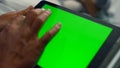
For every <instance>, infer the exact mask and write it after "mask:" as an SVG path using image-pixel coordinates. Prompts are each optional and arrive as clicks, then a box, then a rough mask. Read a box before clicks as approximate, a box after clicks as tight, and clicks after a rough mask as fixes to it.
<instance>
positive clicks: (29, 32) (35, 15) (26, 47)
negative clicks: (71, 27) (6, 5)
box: [0, 9, 61, 68]
mask: <svg viewBox="0 0 120 68" xmlns="http://www.w3.org/2000/svg"><path fill="white" fill-rule="evenodd" d="M50 14H51V11H50V10H42V9H30V10H29V11H27V12H25V14H21V13H20V14H18V15H15V17H14V14H13V18H12V20H11V19H10V20H9V18H8V19H4V20H6V22H7V24H6V25H4V27H3V28H2V30H1V32H0V68H33V67H34V66H35V64H36V61H37V59H38V58H39V57H40V55H41V53H42V51H43V50H44V47H45V45H46V44H47V43H48V42H49V41H50V40H51V39H52V38H53V36H54V35H55V34H56V33H57V32H58V31H59V29H60V26H61V25H60V24H57V25H55V26H54V27H53V28H52V29H51V30H50V31H48V32H47V33H46V34H45V35H44V36H43V37H42V38H41V39H38V38H37V34H38V31H39V29H40V28H41V27H42V25H43V24H44V22H45V21H46V19H47V18H48V17H49V15H50ZM3 16H4V15H3ZM11 16H12V15H11ZM9 22H10V23H9Z"/></svg>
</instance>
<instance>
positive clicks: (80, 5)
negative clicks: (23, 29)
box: [0, 0, 120, 68]
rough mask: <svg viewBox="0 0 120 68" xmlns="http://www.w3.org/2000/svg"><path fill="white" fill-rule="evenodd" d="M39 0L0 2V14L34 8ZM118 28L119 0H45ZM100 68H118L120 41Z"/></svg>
mask: <svg viewBox="0 0 120 68" xmlns="http://www.w3.org/2000/svg"><path fill="white" fill-rule="evenodd" d="M40 1H41V0H0V14H4V13H7V12H11V11H18V10H22V9H25V8H26V7H28V6H29V5H33V6H35V5H36V4H37V3H39V2H40ZM47 1H50V2H53V3H55V4H58V5H61V6H64V7H66V8H69V9H71V10H74V11H76V12H79V13H83V14H86V15H88V16H92V17H94V18H96V19H98V20H103V21H106V22H109V23H111V24H113V25H116V26H118V27H120V7H119V6H120V0H47ZM100 68H120V39H118V41H117V42H116V44H115V45H114V46H113V48H112V50H111V51H110V52H109V54H108V56H107V57H106V59H105V60H104V62H103V63H102V64H101V67H100Z"/></svg>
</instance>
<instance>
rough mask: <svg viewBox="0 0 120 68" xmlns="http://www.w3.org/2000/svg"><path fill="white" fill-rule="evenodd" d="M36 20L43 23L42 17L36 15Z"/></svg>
mask: <svg viewBox="0 0 120 68" xmlns="http://www.w3.org/2000/svg"><path fill="white" fill-rule="evenodd" d="M36 21H37V22H40V23H43V22H44V20H43V19H42V17H37V18H36Z"/></svg>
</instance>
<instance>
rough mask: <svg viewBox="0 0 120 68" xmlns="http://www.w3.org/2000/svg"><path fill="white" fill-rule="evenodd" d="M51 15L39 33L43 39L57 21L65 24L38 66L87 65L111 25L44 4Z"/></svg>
mask: <svg viewBox="0 0 120 68" xmlns="http://www.w3.org/2000/svg"><path fill="white" fill-rule="evenodd" d="M43 7H44V8H45V9H48V8H49V9H51V11H52V14H51V16H50V17H49V18H48V20H47V21H46V23H45V24H44V26H43V27H42V29H41V31H40V32H39V34H38V37H39V38H41V36H43V34H45V33H46V32H47V31H48V30H50V29H51V28H52V27H53V26H54V25H55V24H56V23H58V22H61V24H62V27H61V30H60V31H59V32H58V34H57V35H56V36H55V37H54V38H53V39H52V40H51V41H50V43H49V44H48V45H47V47H46V48H45V51H44V52H43V54H42V56H41V58H40V59H39V61H38V63H37V65H38V66H41V67H42V68H87V66H88V64H89V63H90V62H91V60H92V59H93V58H94V56H95V55H96V53H97V52H98V51H99V49H100V48H101V46H102V45H103V44H104V42H105V41H106V39H107V38H108V36H109V35H110V34H111V32H112V28H109V27H107V26H104V25H102V24H99V23H96V22H93V21H91V20H88V19H85V18H83V17H80V16H77V15H75V14H72V13H69V12H67V11H64V10H61V9H59V8H55V7H52V6H50V5H47V4H46V5H44V6H43Z"/></svg>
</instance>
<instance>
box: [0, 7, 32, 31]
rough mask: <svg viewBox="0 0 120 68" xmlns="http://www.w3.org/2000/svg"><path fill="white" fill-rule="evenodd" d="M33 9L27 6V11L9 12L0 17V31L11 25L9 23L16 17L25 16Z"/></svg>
mask: <svg viewBox="0 0 120 68" xmlns="http://www.w3.org/2000/svg"><path fill="white" fill-rule="evenodd" d="M32 9H33V7H32V6H29V7H28V8H27V9H25V10H22V11H14V12H9V13H6V14H3V15H0V31H1V30H2V29H3V28H4V27H5V26H6V25H7V24H8V23H11V21H13V20H14V18H15V17H16V16H18V15H23V16H26V15H27V13H28V12H29V11H30V10H32Z"/></svg>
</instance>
